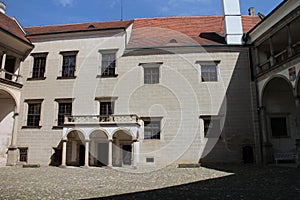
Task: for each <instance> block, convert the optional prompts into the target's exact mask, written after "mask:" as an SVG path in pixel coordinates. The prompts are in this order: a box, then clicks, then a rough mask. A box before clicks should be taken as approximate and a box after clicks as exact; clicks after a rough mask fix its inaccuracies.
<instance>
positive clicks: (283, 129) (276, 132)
mask: <svg viewBox="0 0 300 200" xmlns="http://www.w3.org/2000/svg"><path fill="white" fill-rule="evenodd" d="M270 125H271V132H272V136H273V137H287V136H288V126H287V118H286V117H270Z"/></svg>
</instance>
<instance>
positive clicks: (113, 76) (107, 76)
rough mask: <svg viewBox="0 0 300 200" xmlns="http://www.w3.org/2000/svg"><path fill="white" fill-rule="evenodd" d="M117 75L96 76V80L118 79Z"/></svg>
mask: <svg viewBox="0 0 300 200" xmlns="http://www.w3.org/2000/svg"><path fill="white" fill-rule="evenodd" d="M118 76H119V75H118V74H115V75H97V76H96V78H116V77H118Z"/></svg>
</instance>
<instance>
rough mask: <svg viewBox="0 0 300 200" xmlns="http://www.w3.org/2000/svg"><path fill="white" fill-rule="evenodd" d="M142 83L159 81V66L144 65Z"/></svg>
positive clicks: (156, 82)
mask: <svg viewBox="0 0 300 200" xmlns="http://www.w3.org/2000/svg"><path fill="white" fill-rule="evenodd" d="M144 83H145V84H158V83H159V67H144Z"/></svg>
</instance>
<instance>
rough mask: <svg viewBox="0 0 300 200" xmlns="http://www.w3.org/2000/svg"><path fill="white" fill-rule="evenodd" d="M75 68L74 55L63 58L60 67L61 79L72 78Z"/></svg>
mask: <svg viewBox="0 0 300 200" xmlns="http://www.w3.org/2000/svg"><path fill="white" fill-rule="evenodd" d="M75 66H76V55H70V56H64V58H63V66H62V77H74V76H75Z"/></svg>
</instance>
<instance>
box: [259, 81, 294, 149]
mask: <svg viewBox="0 0 300 200" xmlns="http://www.w3.org/2000/svg"><path fill="white" fill-rule="evenodd" d="M262 104H263V107H264V109H265V110H264V113H265V123H266V129H267V131H266V133H267V135H266V138H268V139H269V142H271V144H272V147H273V152H274V153H276V152H291V151H294V150H295V144H294V143H295V142H294V140H293V138H294V137H295V134H296V129H297V127H296V124H295V123H294V122H295V119H296V104H295V100H294V95H293V88H292V86H291V84H290V83H289V81H287V80H286V79H284V78H281V77H275V78H273V79H271V80H270V81H269V82H268V83H267V85H266V86H265V89H264V91H263V95H262Z"/></svg>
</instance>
